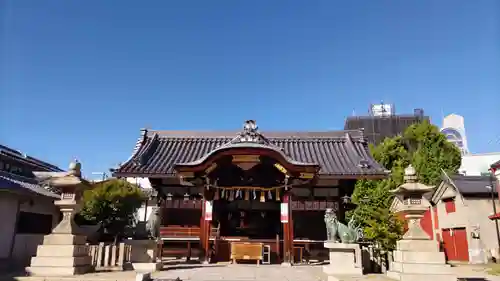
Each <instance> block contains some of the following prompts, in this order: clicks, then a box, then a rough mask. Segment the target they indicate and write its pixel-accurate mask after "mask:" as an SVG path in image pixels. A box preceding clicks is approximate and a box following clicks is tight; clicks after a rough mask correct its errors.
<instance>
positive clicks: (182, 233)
mask: <svg viewBox="0 0 500 281" xmlns="http://www.w3.org/2000/svg"><path fill="white" fill-rule="evenodd" d="M160 237H161V238H194V237H200V227H198V226H189V227H182V226H173V225H171V226H163V227H160Z"/></svg>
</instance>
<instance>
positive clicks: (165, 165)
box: [113, 130, 386, 177]
mask: <svg viewBox="0 0 500 281" xmlns="http://www.w3.org/2000/svg"><path fill="white" fill-rule="evenodd" d="M241 135H242V133H238V132H199V131H195V132H192V131H148V130H142V135H141V137H140V138H139V140H138V142H137V144H136V147H135V149H134V152H133V153H132V156H131V157H130V158H129V159H128V160H127V161H126V162H125V163H123V164H122V165H121V166H120V167H118V168H117V169H115V170H114V172H113V174H114V175H115V176H134V175H147V174H149V175H155V174H156V175H158V174H167V175H169V174H174V173H175V171H174V165H176V164H182V163H189V162H195V161H197V160H199V159H201V158H203V157H205V156H206V155H207V154H209V153H211V152H212V151H213V150H215V149H218V148H220V147H223V146H227V145H228V144H229V145H231V143H232V142H234V140H235V137H236V138H238V136H240V137H241ZM259 135H260V136H261V137H262V138H264V139H265V140H266V141H268V144H269V145H270V146H272V147H274V148H276V149H279V150H280V151H282V152H283V154H284V155H286V156H287V157H288V158H289V160H290V161H295V162H296V163H311V164H318V165H319V166H320V170H319V173H320V174H322V175H342V176H363V175H369V176H380V177H383V176H386V171H385V169H384V168H383V167H382V166H381V165H379V164H378V163H377V162H376V161H375V160H374V159H373V158H372V157H371V156H370V153H369V151H368V145H367V142H366V140H365V138H364V136H363V132H362V131H360V130H353V131H328V132H262V133H259ZM241 143H246V142H245V141H242V140H241V139H240V140H239V143H238V145H240V144H241ZM249 146H250V144H249Z"/></svg>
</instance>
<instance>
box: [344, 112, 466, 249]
mask: <svg viewBox="0 0 500 281" xmlns="http://www.w3.org/2000/svg"><path fill="white" fill-rule="evenodd" d="M370 151H371V153H372V155H373V157H374V159H375V160H377V162H379V163H380V164H381V165H383V166H384V167H385V168H386V169H388V170H390V172H391V174H390V177H389V178H387V179H384V180H361V181H358V182H357V183H356V186H355V188H354V192H353V196H352V199H353V202H354V203H356V204H358V205H357V207H356V209H355V210H353V211H350V212H349V213H348V216H351V217H354V219H355V220H356V221H357V222H358V223H359V224H361V226H362V227H363V228H364V233H365V238H366V239H368V240H371V241H373V242H376V243H377V244H379V245H380V246H381V247H382V248H383V249H386V250H391V249H393V247H394V246H395V243H396V241H397V240H398V239H400V237H401V235H402V234H403V222H402V221H401V220H400V219H399V218H398V217H396V216H395V215H394V214H393V213H392V212H391V211H390V206H391V203H392V201H393V199H394V194H393V193H392V192H391V191H392V190H394V189H396V188H397V187H398V186H399V185H401V184H402V183H403V175H404V169H405V168H406V167H407V166H408V165H409V164H412V165H413V166H414V167H415V170H416V171H417V174H418V176H419V180H420V181H421V182H422V183H425V184H430V185H436V184H438V183H439V181H440V179H441V170H444V171H446V172H450V173H455V172H456V171H457V170H458V168H459V167H460V161H461V156H460V151H459V150H458V148H457V147H456V146H455V145H453V144H452V143H450V142H448V141H447V140H446V137H445V136H444V135H443V134H441V133H440V132H439V130H438V128H437V127H436V126H434V125H432V124H430V123H429V122H428V121H424V122H422V123H418V124H414V125H412V126H410V127H408V128H407V129H406V130H405V132H404V134H403V135H402V136H396V137H393V138H386V139H385V140H384V141H383V142H382V143H380V144H379V145H378V146H376V147H373V146H372V147H370Z"/></svg>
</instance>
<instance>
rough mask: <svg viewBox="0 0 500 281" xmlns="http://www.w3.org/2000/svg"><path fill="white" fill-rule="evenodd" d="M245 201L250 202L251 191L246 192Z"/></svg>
mask: <svg viewBox="0 0 500 281" xmlns="http://www.w3.org/2000/svg"><path fill="white" fill-rule="evenodd" d="M245 200H250V190H248V189H247V190H245Z"/></svg>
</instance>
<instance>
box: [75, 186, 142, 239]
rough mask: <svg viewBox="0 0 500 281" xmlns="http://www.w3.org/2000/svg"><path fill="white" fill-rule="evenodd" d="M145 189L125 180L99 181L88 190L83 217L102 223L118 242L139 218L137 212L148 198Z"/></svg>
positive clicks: (95, 222) (87, 221)
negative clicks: (136, 216)
mask: <svg viewBox="0 0 500 281" xmlns="http://www.w3.org/2000/svg"><path fill="white" fill-rule="evenodd" d="M145 199H146V198H145V196H144V194H143V193H142V191H141V189H140V188H139V187H138V186H136V185H134V184H131V183H129V182H127V181H125V180H121V179H111V180H108V181H104V182H102V183H97V184H95V186H94V188H92V189H90V190H87V191H85V193H84V195H83V207H82V210H81V211H80V213H79V216H80V218H81V219H83V220H84V221H86V223H90V224H101V229H102V231H103V232H104V233H105V234H106V235H110V236H112V237H114V239H115V242H116V241H117V239H118V237H119V236H120V235H122V234H123V233H124V232H125V230H126V228H127V227H129V226H131V225H132V224H133V223H134V220H135V213H136V211H137V209H139V208H140V207H141V205H142V203H143V202H144V200H145Z"/></svg>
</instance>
